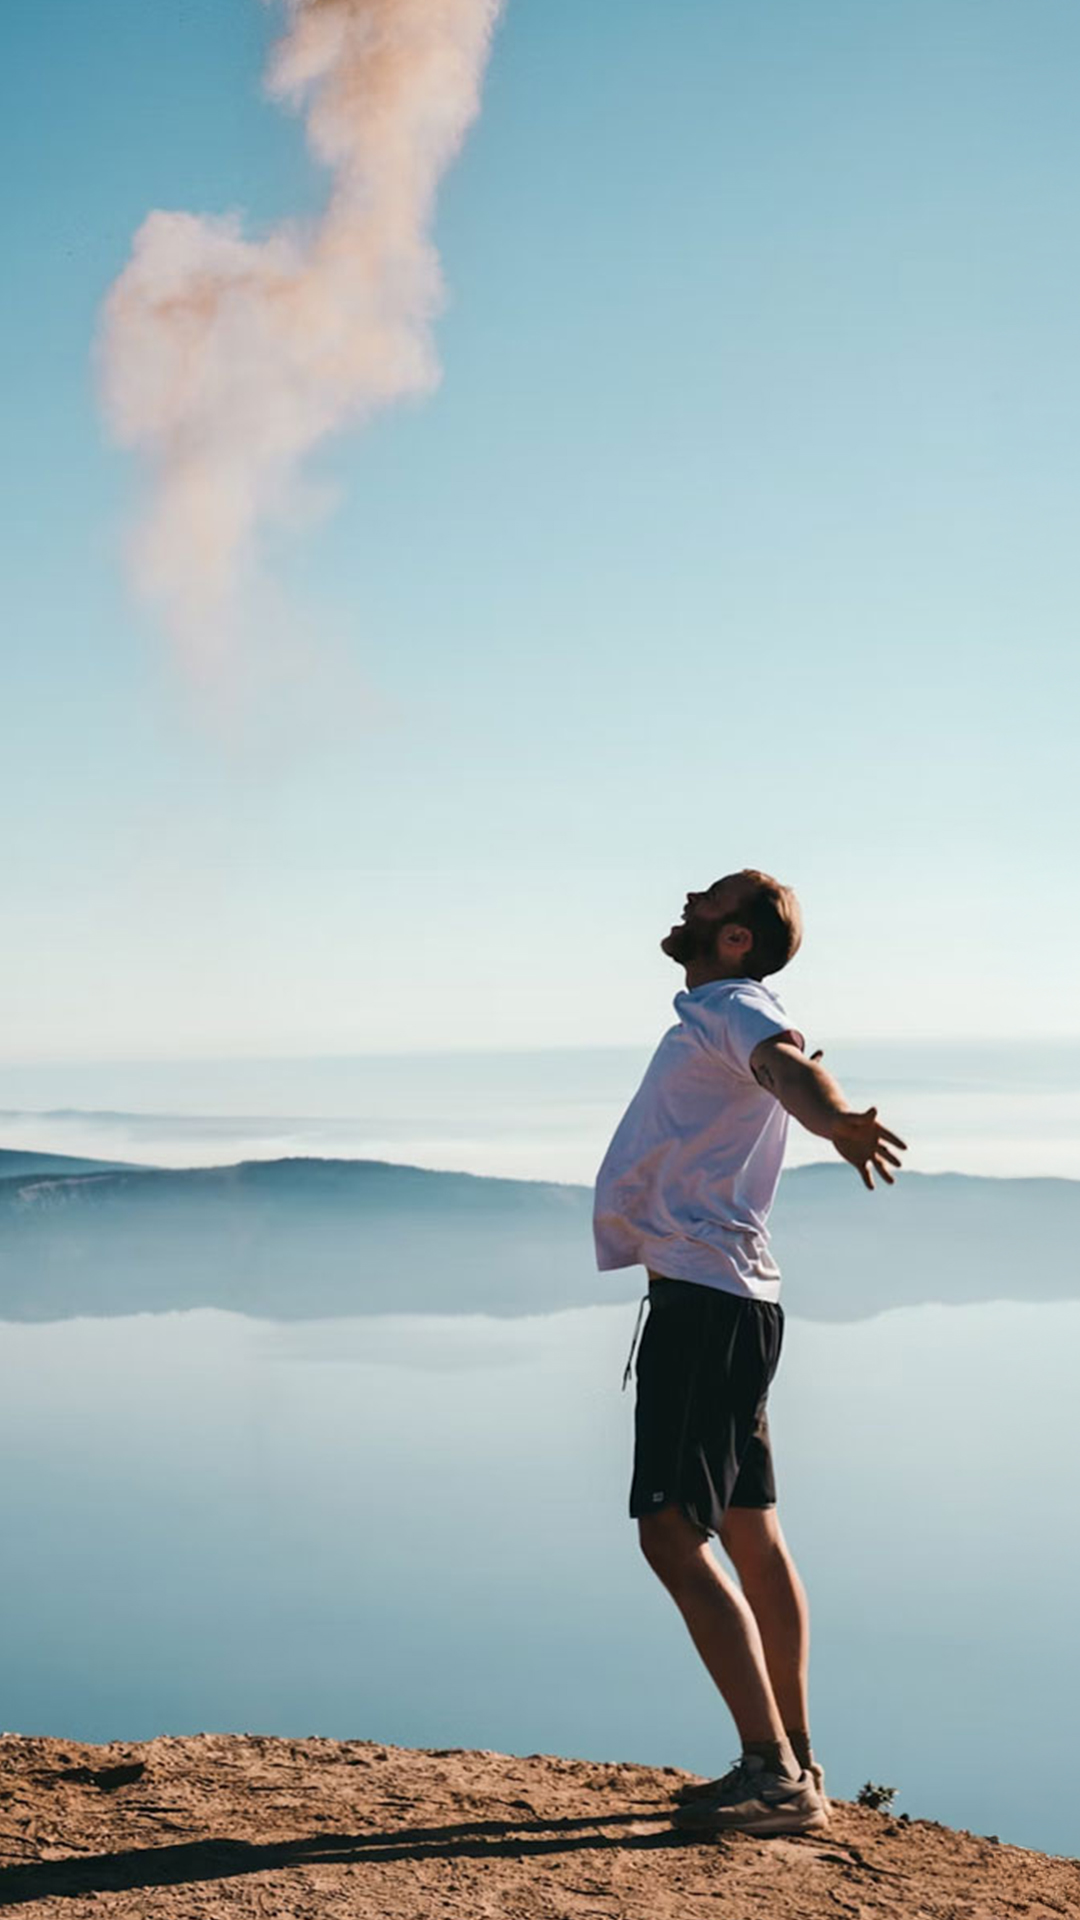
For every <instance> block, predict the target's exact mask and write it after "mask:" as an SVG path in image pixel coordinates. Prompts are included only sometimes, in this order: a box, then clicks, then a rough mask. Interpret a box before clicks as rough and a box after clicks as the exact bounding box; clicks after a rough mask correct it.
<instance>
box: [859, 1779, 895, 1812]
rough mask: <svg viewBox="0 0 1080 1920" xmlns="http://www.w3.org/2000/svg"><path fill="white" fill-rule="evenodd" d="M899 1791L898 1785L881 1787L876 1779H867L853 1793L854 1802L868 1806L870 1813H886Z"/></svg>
mask: <svg viewBox="0 0 1080 1920" xmlns="http://www.w3.org/2000/svg"><path fill="white" fill-rule="evenodd" d="M899 1791H900V1789H899V1787H883V1786H881V1785H880V1783H879V1782H878V1781H876V1780H868V1781H867V1782H866V1785H865V1786H864V1787H860V1788H859V1791H858V1793H857V1794H856V1795H855V1804H856V1805H857V1806H860V1807H869V1808H870V1810H871V1812H872V1813H887V1812H888V1811H889V1808H890V1807H891V1806H892V1803H893V1801H894V1800H895V1799H896V1796H897V1794H898V1793H899Z"/></svg>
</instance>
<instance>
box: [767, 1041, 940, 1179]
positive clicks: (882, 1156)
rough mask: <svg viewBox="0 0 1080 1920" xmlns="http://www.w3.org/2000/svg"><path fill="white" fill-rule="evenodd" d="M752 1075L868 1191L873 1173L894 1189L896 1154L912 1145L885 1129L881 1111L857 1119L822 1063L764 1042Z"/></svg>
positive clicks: (789, 1046) (790, 1047)
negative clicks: (847, 1166) (825, 1143)
mask: <svg viewBox="0 0 1080 1920" xmlns="http://www.w3.org/2000/svg"><path fill="white" fill-rule="evenodd" d="M750 1071H751V1073H752V1074H753V1076H754V1079H755V1080H756V1081H757V1082H758V1084H759V1086H762V1087H764V1088H766V1090H767V1091H768V1092H769V1093H771V1094H773V1095H774V1097H775V1098H776V1099H777V1100H779V1102H780V1105H781V1106H782V1107H786V1108H787V1111H788V1113H790V1114H791V1115H792V1116H793V1118H794V1119H796V1120H797V1121H798V1122H799V1124H800V1126H803V1127H805V1128H806V1129H807V1131H808V1132H809V1133H816V1134H818V1135H819V1137H820V1138H821V1139H823V1140H831V1141H832V1143H833V1146H834V1147H835V1148H836V1151H837V1153H838V1154H839V1155H840V1157H841V1159H843V1160H847V1161H849V1162H850V1164H851V1165H852V1166H853V1167H855V1168H857V1170H858V1172H859V1174H860V1175H861V1176H862V1181H863V1184H864V1186H867V1187H870V1188H871V1189H872V1188H873V1185H874V1176H873V1173H872V1172H871V1169H872V1168H873V1169H874V1170H876V1172H878V1173H880V1175H881V1177H882V1179H883V1180H886V1181H887V1182H888V1184H889V1186H892V1184H893V1175H892V1174H891V1173H890V1171H889V1168H890V1167H898V1166H899V1165H900V1161H899V1160H898V1158H897V1156H896V1154H895V1153H893V1151H892V1148H893V1147H899V1148H900V1150H901V1152H904V1151H905V1148H906V1142H905V1141H903V1140H901V1139H900V1137H899V1135H898V1134H895V1133H890V1132H889V1129H888V1127H883V1126H882V1125H881V1122H880V1121H879V1119H878V1117H877V1108H876V1107H868V1108H867V1109H866V1112H865V1113H854V1112H853V1111H852V1109H851V1107H850V1106H849V1104H848V1102H847V1100H846V1099H845V1098H844V1093H843V1089H842V1088H841V1087H840V1085H839V1083H838V1082H837V1081H836V1080H834V1079H833V1077H832V1074H831V1073H826V1071H825V1068H824V1067H823V1066H821V1065H820V1064H819V1062H818V1060H817V1058H816V1057H815V1058H814V1059H812V1060H808V1059H807V1057H806V1055H805V1053H803V1052H801V1050H800V1049H799V1048H798V1047H797V1046H795V1044H794V1042H793V1041H791V1040H785V1039H783V1038H777V1039H775V1040H762V1041H761V1042H760V1043H759V1044H758V1045H757V1046H756V1047H755V1048H754V1051H753V1053H752V1054H751V1055H750Z"/></svg>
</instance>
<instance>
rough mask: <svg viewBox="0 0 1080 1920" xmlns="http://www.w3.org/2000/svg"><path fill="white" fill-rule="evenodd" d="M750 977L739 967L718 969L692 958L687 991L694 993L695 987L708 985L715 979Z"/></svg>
mask: <svg viewBox="0 0 1080 1920" xmlns="http://www.w3.org/2000/svg"><path fill="white" fill-rule="evenodd" d="M749 977H750V976H749V974H747V973H744V972H743V971H742V970H741V969H739V968H731V969H725V968H720V969H719V970H718V969H717V968H716V967H711V966H709V965H707V963H705V962H704V961H697V960H691V961H690V963H689V965H688V967H687V969H686V986H687V991H688V992H689V993H693V991H694V988H695V987H707V986H708V985H709V984H710V982H711V981H713V980H747V979H749Z"/></svg>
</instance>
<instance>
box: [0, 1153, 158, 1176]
mask: <svg viewBox="0 0 1080 1920" xmlns="http://www.w3.org/2000/svg"><path fill="white" fill-rule="evenodd" d="M130 1164H131V1163H130V1161H127V1160H80V1159H79V1158H78V1157H77V1156H75V1155H72V1154H70V1153H17V1152H16V1151H15V1150H14V1149H13V1148H11V1147H0V1180H22V1179H25V1178H26V1176H27V1175H28V1174H32V1173H111V1172H113V1171H115V1170H117V1169H119V1168H122V1167H127V1166H130Z"/></svg>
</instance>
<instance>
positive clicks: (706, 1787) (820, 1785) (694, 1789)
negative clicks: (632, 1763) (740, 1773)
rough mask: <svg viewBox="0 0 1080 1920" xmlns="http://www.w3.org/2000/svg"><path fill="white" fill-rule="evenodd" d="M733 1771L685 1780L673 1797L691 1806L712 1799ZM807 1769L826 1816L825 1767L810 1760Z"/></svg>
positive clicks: (829, 1809)
mask: <svg viewBox="0 0 1080 1920" xmlns="http://www.w3.org/2000/svg"><path fill="white" fill-rule="evenodd" d="M736 1765H738V1763H736ZM735 1771H736V1768H735V1767H732V1769H731V1772H730V1773H725V1774H724V1775H723V1776H722V1778H721V1779H719V1780H688V1781H685V1782H684V1784H683V1785H682V1786H681V1787H676V1789H675V1792H674V1795H673V1798H674V1799H676V1800H677V1801H678V1802H679V1805H680V1806H681V1807H689V1806H693V1804H694V1802H695V1801H697V1800H712V1799H713V1798H714V1797H715V1795H716V1794H718V1793H719V1792H720V1790H721V1788H722V1787H726V1786H727V1784H728V1781H729V1780H730V1779H731V1774H732V1773H734V1772H735ZM807 1771H808V1772H809V1774H810V1778H811V1780H812V1781H813V1783H814V1786H815V1788H816V1789H817V1796H818V1799H819V1800H820V1801H821V1804H822V1806H823V1807H824V1809H825V1814H826V1817H827V1816H828V1815H829V1813H830V1812H831V1808H830V1806H829V1802H828V1800H827V1798H826V1795H825V1769H824V1767H823V1766H822V1765H821V1763H820V1761H818V1760H811V1762H810V1765H809V1768H808V1769H807Z"/></svg>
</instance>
